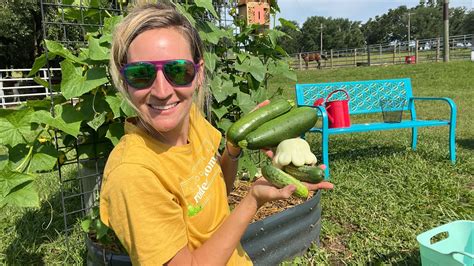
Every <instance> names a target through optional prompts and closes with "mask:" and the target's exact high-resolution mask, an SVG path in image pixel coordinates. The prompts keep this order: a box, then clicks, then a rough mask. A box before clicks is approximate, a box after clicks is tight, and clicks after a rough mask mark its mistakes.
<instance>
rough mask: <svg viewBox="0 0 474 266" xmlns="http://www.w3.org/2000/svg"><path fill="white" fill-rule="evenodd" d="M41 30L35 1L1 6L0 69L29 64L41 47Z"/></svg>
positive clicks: (11, 2)
mask: <svg viewBox="0 0 474 266" xmlns="http://www.w3.org/2000/svg"><path fill="white" fill-rule="evenodd" d="M41 31H42V28H41V11H40V9H39V5H38V4H37V3H36V1H6V2H5V3H4V4H2V5H0V68H7V67H11V66H13V67H29V66H31V64H32V63H33V61H34V59H35V56H36V54H37V53H38V50H39V49H40V42H41V37H42V35H41Z"/></svg>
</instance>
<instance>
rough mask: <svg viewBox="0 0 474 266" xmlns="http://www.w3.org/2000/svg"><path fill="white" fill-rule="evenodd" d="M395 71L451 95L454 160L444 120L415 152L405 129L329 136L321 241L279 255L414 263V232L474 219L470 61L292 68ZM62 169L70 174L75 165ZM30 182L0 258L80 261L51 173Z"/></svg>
mask: <svg viewBox="0 0 474 266" xmlns="http://www.w3.org/2000/svg"><path fill="white" fill-rule="evenodd" d="M399 77H410V78H412V85H413V92H414V95H415V96H444V97H451V98H452V99H453V100H454V101H455V102H456V104H457V108H458V117H457V119H458V125H457V129H456V151H457V163H456V165H451V163H450V162H449V160H448V128H447V127H439V128H421V129H420V130H419V139H418V147H417V151H412V150H411V149H410V130H408V129H406V130H395V131H382V132H370V133H359V134H350V135H339V136H332V137H331V138H330V150H329V151H330V154H329V157H330V162H331V181H332V182H333V183H334V184H335V189H334V190H333V191H328V192H324V193H323V197H322V207H323V213H322V217H323V218H322V221H323V227H322V232H321V238H320V241H321V247H316V246H313V247H311V249H310V250H309V251H308V252H307V253H306V254H305V256H303V257H298V258H295V259H294V260H292V261H289V262H285V263H284V264H299V265H310V264H323V265H324V264H331V265H334V264H336V265H341V264H352V265H353V264H384V263H385V264H401V265H412V264H419V251H418V243H417V241H416V235H418V234H419V233H421V232H424V231H426V230H428V229H430V228H433V227H435V226H438V225H441V224H444V223H447V222H450V221H454V220H458V219H471V220H472V219H474V207H473V206H474V193H473V188H474V178H473V176H474V125H473V122H472V120H473V116H472V114H473V113H474V105H473V104H472V103H473V102H474V63H472V62H451V63H448V64H443V63H424V64H419V65H395V66H379V67H359V68H343V69H324V70H311V71H302V72H298V82H299V83H313V82H328V81H346V80H363V79H386V78H399ZM294 83H295V82H292V81H289V80H286V79H282V78H274V79H272V81H271V82H270V84H269V85H270V89H272V90H274V89H276V88H278V87H280V88H282V89H283V93H284V96H285V97H287V98H290V99H294V92H293V88H294ZM417 112H418V116H419V117H420V118H421V117H426V118H446V117H447V115H448V113H447V112H448V108H447V106H444V105H443V106H439V105H437V104H426V103H424V104H422V105H417ZM351 119H352V121H356V120H357V118H355V117H354V118H351ZM308 141H309V142H310V143H311V146H312V148H313V152H314V153H315V154H316V156H317V157H318V159H321V153H320V136H319V135H316V134H313V135H311V136H308ZM65 170H66V171H65V173H64V174H65V175H68V176H74V174H75V173H74V171H75V170H74V169H65ZM36 185H37V187H38V190H39V191H40V193H41V198H42V204H41V207H40V208H38V209H17V208H4V209H2V211H1V213H0V230H1V232H0V265H3V264H7V265H30V264H34V265H38V264H39V265H42V264H47V265H56V264H66V265H82V264H85V258H86V254H85V245H84V240H83V234H82V233H81V232H80V227H79V223H78V225H77V226H76V227H75V230H73V231H71V232H70V233H69V235H68V237H67V238H66V237H65V234H64V232H63V230H64V224H63V218H62V209H61V194H60V185H61V184H60V182H59V179H58V176H57V174H56V173H49V174H43V175H42V176H41V178H40V179H38V180H37V181H36ZM66 239H67V240H68V243H69V245H68V246H67V245H66V244H65V240H66ZM67 247H69V248H67Z"/></svg>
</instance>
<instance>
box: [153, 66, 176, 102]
mask: <svg viewBox="0 0 474 266" xmlns="http://www.w3.org/2000/svg"><path fill="white" fill-rule="evenodd" d="M173 92H174V88H173V85H171V84H170V83H169V82H168V80H167V79H166V77H165V76H164V74H163V71H162V70H158V71H157V72H156V78H155V81H154V82H153V84H152V85H151V94H152V95H153V96H155V97H157V98H159V99H165V98H167V97H169V96H170V95H171V94H172V93H173Z"/></svg>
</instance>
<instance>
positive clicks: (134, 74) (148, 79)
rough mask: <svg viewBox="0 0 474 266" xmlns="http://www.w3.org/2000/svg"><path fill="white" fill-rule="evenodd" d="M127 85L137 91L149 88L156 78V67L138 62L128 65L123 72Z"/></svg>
mask: <svg viewBox="0 0 474 266" xmlns="http://www.w3.org/2000/svg"><path fill="white" fill-rule="evenodd" d="M123 75H124V77H125V80H126V81H127V83H128V84H129V85H130V86H132V87H134V88H137V89H143V88H148V87H150V86H151V84H152V83H153V81H154V80H155V77H156V68H155V65H153V64H150V63H147V62H138V63H134V64H129V65H127V66H126V67H125V68H124V70H123Z"/></svg>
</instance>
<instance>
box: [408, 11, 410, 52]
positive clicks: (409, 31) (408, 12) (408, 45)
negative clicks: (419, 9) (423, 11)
mask: <svg viewBox="0 0 474 266" xmlns="http://www.w3.org/2000/svg"><path fill="white" fill-rule="evenodd" d="M410 17H411V13H410V12H408V55H410Z"/></svg>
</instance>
